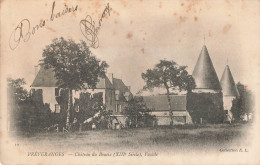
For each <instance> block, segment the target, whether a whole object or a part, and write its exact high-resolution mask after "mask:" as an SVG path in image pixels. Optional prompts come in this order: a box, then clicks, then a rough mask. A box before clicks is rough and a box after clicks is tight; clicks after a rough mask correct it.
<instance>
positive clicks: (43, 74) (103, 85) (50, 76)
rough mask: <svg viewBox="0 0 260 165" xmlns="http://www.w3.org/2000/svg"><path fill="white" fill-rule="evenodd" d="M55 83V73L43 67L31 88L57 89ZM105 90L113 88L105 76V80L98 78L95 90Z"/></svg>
mask: <svg viewBox="0 0 260 165" xmlns="http://www.w3.org/2000/svg"><path fill="white" fill-rule="evenodd" d="M56 82H57V79H56V78H55V73H54V72H53V69H52V68H50V69H46V68H45V67H43V66H41V68H40V70H39V72H38V74H37V75H36V77H35V79H34V81H33V83H32V85H31V87H57V85H56ZM107 88H110V89H112V88H113V85H112V84H111V82H110V81H109V79H108V78H107V76H106V77H105V78H99V81H98V83H97V85H96V88H95V89H107Z"/></svg>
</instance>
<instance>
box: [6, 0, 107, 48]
mask: <svg viewBox="0 0 260 165" xmlns="http://www.w3.org/2000/svg"><path fill="white" fill-rule="evenodd" d="M54 9H55V1H54V2H53V4H52V9H51V16H50V19H45V20H43V21H41V22H40V23H39V24H38V25H35V26H33V27H31V23H30V20H29V19H23V20H22V21H21V22H19V24H18V25H17V26H16V27H15V29H14V30H13V32H12V33H11V36H10V38H9V46H10V49H11V50H15V49H16V48H17V47H18V45H19V44H20V42H22V41H23V42H27V41H29V39H30V37H31V36H33V35H35V33H36V32H37V31H38V30H39V29H41V28H43V27H45V26H46V24H47V23H48V22H49V21H55V19H58V18H60V17H62V16H64V15H65V14H67V13H72V12H76V11H77V10H78V5H76V6H74V7H73V6H72V7H68V6H67V5H66V4H65V9H64V10H62V11H60V12H56V13H55V10H54ZM111 10H112V8H110V7H109V3H108V4H107V5H106V7H105V9H104V11H103V13H102V16H101V18H100V19H99V22H98V25H97V26H96V25H95V22H94V21H93V20H92V17H91V16H90V15H87V16H86V18H85V19H84V20H81V21H80V30H81V32H82V34H83V36H84V37H85V39H86V40H87V41H88V42H89V46H90V47H93V48H98V46H99V41H98V31H99V30H100V27H101V25H102V21H103V18H105V17H106V16H107V14H108V15H109V16H110V11H111Z"/></svg>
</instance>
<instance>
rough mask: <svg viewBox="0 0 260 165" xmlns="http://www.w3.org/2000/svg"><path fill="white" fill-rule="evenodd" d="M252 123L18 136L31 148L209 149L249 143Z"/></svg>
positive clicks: (240, 145) (241, 145) (242, 145)
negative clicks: (249, 131)
mask: <svg viewBox="0 0 260 165" xmlns="http://www.w3.org/2000/svg"><path fill="white" fill-rule="evenodd" d="M250 128H251V124H250V123H247V124H241V123H237V124H231V125H229V124H216V125H209V124H207V125H184V126H174V127H173V128H170V127H158V128H136V129H123V130H94V131H92V130H89V131H84V132H73V133H55V132H53V133H37V134H34V135H26V136H22V138H19V140H20V141H21V143H23V145H26V146H28V147H29V146H32V145H31V144H33V148H34V149H37V148H40V149H43V148H47V149H48V148H55V149H61V150H64V149H75V150H78V149H80V150H131V149H132V150H136V149H138V150H142V149H143V150H156V151H160V150H161V151H167V150H172V151H190V150H196V149H198V150H200V151H205V152H207V151H210V150H213V151H214V150H215V151H216V150H219V149H220V148H223V147H232V146H236V148H237V147H244V146H248V145H249V137H250V134H249V133H248V130H250Z"/></svg>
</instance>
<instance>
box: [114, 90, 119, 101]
mask: <svg viewBox="0 0 260 165" xmlns="http://www.w3.org/2000/svg"><path fill="white" fill-rule="evenodd" d="M115 95H116V100H119V90H115Z"/></svg>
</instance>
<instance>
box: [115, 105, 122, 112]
mask: <svg viewBox="0 0 260 165" xmlns="http://www.w3.org/2000/svg"><path fill="white" fill-rule="evenodd" d="M116 112H122V109H121V105H120V104H116Z"/></svg>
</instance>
